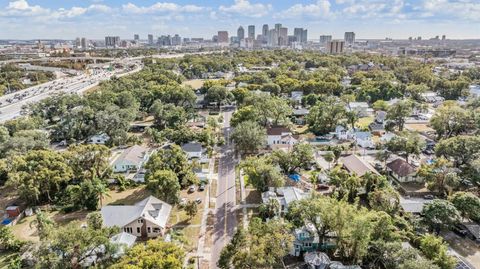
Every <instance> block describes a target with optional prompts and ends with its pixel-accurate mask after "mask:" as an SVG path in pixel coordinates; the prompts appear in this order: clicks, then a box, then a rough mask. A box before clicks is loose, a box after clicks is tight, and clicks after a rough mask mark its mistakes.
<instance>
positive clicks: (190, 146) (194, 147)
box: [182, 143, 202, 152]
mask: <svg viewBox="0 0 480 269" xmlns="http://www.w3.org/2000/svg"><path fill="white" fill-rule="evenodd" d="M182 149H183V150H184V151H185V152H201V151H202V144H200V143H186V144H183V145H182Z"/></svg>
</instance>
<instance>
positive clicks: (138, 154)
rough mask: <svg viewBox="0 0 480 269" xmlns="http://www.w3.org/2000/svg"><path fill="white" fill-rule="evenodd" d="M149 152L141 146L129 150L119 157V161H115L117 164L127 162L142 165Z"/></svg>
mask: <svg viewBox="0 0 480 269" xmlns="http://www.w3.org/2000/svg"><path fill="white" fill-rule="evenodd" d="M147 152H148V149H147V148H146V147H142V146H139V145H135V146H133V147H129V148H128V149H126V150H125V151H123V152H122V154H121V155H120V156H119V157H118V159H117V160H115V163H117V162H119V161H124V160H125V161H130V162H132V163H135V164H140V163H141V162H142V161H143V158H144V157H145V154H147Z"/></svg>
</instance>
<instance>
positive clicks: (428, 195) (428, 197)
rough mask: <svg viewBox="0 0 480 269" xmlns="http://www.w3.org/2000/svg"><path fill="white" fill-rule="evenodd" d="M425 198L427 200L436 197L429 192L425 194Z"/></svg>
mask: <svg viewBox="0 0 480 269" xmlns="http://www.w3.org/2000/svg"><path fill="white" fill-rule="evenodd" d="M423 199H425V200H433V199H435V196H433V195H431V194H427V195H424V196H423Z"/></svg>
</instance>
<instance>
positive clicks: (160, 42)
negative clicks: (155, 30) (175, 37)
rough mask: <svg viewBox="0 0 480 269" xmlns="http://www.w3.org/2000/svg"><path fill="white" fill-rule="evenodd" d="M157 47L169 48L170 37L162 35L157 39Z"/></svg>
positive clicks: (170, 43)
mask: <svg viewBox="0 0 480 269" xmlns="http://www.w3.org/2000/svg"><path fill="white" fill-rule="evenodd" d="M157 43H158V45H159V46H171V45H172V37H171V36H170V35H162V36H160V37H159V38H158V42H157Z"/></svg>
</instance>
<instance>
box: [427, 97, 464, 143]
mask: <svg viewBox="0 0 480 269" xmlns="http://www.w3.org/2000/svg"><path fill="white" fill-rule="evenodd" d="M430 125H431V126H432V128H433V129H434V130H435V131H436V132H437V135H438V137H439V138H449V137H452V136H456V135H459V134H462V133H465V132H467V131H469V130H471V129H472V128H473V118H472V115H471V114H470V113H468V112H467V110H465V109H463V108H461V107H460V106H458V105H457V104H455V103H450V102H445V103H444V104H443V105H442V106H440V107H439V108H437V110H436V111H435V114H434V115H433V117H432V118H431V119H430Z"/></svg>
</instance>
